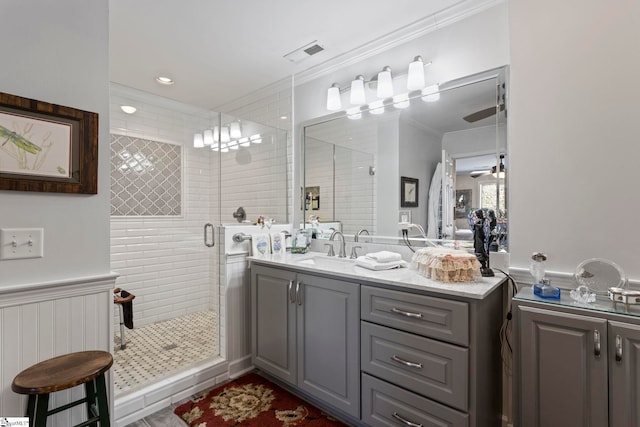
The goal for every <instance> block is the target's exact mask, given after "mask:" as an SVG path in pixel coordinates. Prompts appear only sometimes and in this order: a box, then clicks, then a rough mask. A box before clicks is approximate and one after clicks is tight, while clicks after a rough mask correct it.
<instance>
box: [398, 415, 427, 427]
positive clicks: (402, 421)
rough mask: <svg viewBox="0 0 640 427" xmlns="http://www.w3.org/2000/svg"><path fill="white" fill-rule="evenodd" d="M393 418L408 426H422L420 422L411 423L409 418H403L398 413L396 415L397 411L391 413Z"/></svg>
mask: <svg viewBox="0 0 640 427" xmlns="http://www.w3.org/2000/svg"><path fill="white" fill-rule="evenodd" d="M393 418H395V419H396V420H398V421H400V422H401V423H403V424H404V425H408V426H409V427H422V424H417V423H412V422H411V421H409V420H405V419H404V418H402V417H401V416H400V415H398V413H397V412H394V413H393Z"/></svg>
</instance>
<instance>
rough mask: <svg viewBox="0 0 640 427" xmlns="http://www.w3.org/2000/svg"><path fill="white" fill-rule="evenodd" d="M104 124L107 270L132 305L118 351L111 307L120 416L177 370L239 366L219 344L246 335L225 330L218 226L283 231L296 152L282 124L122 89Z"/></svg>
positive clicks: (115, 88)
mask: <svg viewBox="0 0 640 427" xmlns="http://www.w3.org/2000/svg"><path fill="white" fill-rule="evenodd" d="M281 104H282V103H281ZM123 105H127V106H133V107H135V108H136V112H135V113H134V114H128V113H125V112H124V111H123V109H121V106H123ZM247 111H249V112H250V111H251V108H248V109H247ZM110 114H111V116H110V134H111V135H110V144H111V161H110V165H111V166H110V167H111V189H110V190H111V268H112V270H113V271H115V272H117V273H118V274H119V278H118V280H117V282H116V285H117V286H118V287H119V288H121V289H123V290H126V291H127V292H129V293H131V294H133V295H135V299H134V300H133V306H132V312H133V326H134V327H133V329H126V332H125V334H124V340H125V341H124V344H126V346H124V348H122V347H123V346H122V344H123V337H122V336H121V335H122V334H121V333H120V325H119V324H120V311H119V308H118V307H117V306H116V304H114V307H113V310H114V311H113V313H114V324H113V331H114V341H113V354H114V368H113V383H114V398H115V402H116V412H117V410H118V407H119V402H125V401H127V402H128V401H129V400H131V399H132V398H133V397H134V396H138V395H143V394H144V396H145V399H146V400H149V397H148V396H150V395H152V394H153V390H154V387H155V385H158V387H160V386H162V385H163V384H164V385H166V382H167V381H169V380H171V381H172V382H175V381H176V378H180V375H181V372H187V373H188V374H189V375H193V374H194V373H197V372H199V371H200V370H206V369H209V370H211V369H212V367H215V366H216V365H217V364H218V363H222V362H224V361H225V360H228V359H229V357H235V356H234V355H233V354H231V355H230V354H228V353H229V349H227V344H226V340H225V339H226V337H229V336H230V335H231V334H233V333H236V334H244V331H234V330H232V329H233V328H238V327H239V326H238V325H237V324H235V323H236V322H229V323H233V324H229V325H227V324H226V323H227V316H226V314H227V307H226V301H227V299H228V298H229V296H230V295H227V281H228V279H229V277H228V274H227V271H226V267H225V266H226V262H227V254H226V253H225V249H224V246H225V241H224V230H225V226H226V225H232V224H233V225H235V226H238V225H243V224H249V223H255V222H256V220H257V219H258V217H259V216H263V217H264V218H267V219H269V218H273V220H274V221H275V222H276V223H278V224H284V223H287V221H288V209H287V208H288V206H287V202H288V200H289V196H288V194H289V192H290V188H288V187H289V185H288V182H289V180H288V179H287V177H288V176H289V175H290V173H291V161H290V159H291V155H290V152H291V150H290V141H289V135H290V132H289V131H288V129H286V128H282V127H278V126H284V125H285V124H284V123H282V124H279V123H278V122H276V121H275V120H274V121H269V120H268V118H265V117H264V116H263V117H262V119H261V120H260V122H258V121H257V120H255V121H250V120H247V119H245V118H242V119H240V118H239V117H235V116H231V115H227V114H220V113H216V112H212V111H210V110H205V109H202V108H198V107H194V106H189V105H185V104H181V103H178V102H175V101H171V100H168V99H165V98H161V97H157V96H155V95H151V94H148V93H144V92H140V91H137V90H134V89H131V88H127V87H124V86H120V85H117V84H112V86H111V111H110ZM274 114H275V113H274ZM246 115H248V116H251V115H250V113H247V114H246ZM246 115H245V116H244V117H246ZM274 124H276V125H274ZM240 207H242V208H243V209H242V211H244V212H245V217H244V218H242V217H241V215H238V214H237V212H240V210H239V208H240ZM234 214H235V215H234ZM239 221H241V222H239ZM240 326H241V325H240ZM232 353H233V350H232ZM185 375H186V374H185ZM120 406H124V405H120ZM128 406H131V405H128ZM116 417H118V414H117V413H116Z"/></svg>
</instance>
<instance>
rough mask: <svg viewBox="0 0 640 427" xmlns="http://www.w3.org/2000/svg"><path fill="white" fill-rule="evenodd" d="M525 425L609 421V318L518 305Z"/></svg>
mask: <svg viewBox="0 0 640 427" xmlns="http://www.w3.org/2000/svg"><path fill="white" fill-rule="evenodd" d="M518 315H519V316H520V334H521V337H520V342H521V346H520V351H519V354H520V360H521V367H520V369H521V399H522V400H521V402H522V406H521V408H522V417H521V420H522V422H521V424H520V425H521V426H522V427H529V426H540V427H566V426H574V427H579V426H585V427H586V426H606V425H607V416H608V407H607V406H608V405H607V366H608V357H607V351H606V350H607V349H606V346H607V321H606V320H605V319H598V318H594V317H587V316H578V315H574V314H570V313H560V312H552V311H549V310H541V309H537V308H533V307H520V308H519V312H518Z"/></svg>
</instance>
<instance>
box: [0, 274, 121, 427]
mask: <svg viewBox="0 0 640 427" xmlns="http://www.w3.org/2000/svg"><path fill="white" fill-rule="evenodd" d="M114 281H115V276H113V275H111V276H108V277H104V278H91V279H86V280H83V279H81V280H75V281H73V282H71V283H69V282H67V283H57V284H51V283H49V284H47V286H46V287H42V286H25V287H22V288H15V289H12V290H11V291H3V293H2V298H1V301H2V303H0V333H1V335H0V384H2V389H0V414H2V416H8V417H11V416H23V415H24V411H25V409H26V402H27V399H26V396H23V395H19V394H16V393H14V392H13V391H12V390H11V382H12V381H13V378H14V377H15V376H16V375H17V374H18V373H19V372H20V371H22V370H23V369H26V368H28V367H29V366H31V365H34V364H36V363H38V362H41V361H43V360H45V359H49V358H51V357H55V356H58V355H62V354H66V353H71V352H75V351H84V350H95V349H99V350H106V351H112V339H111V336H112V330H111V328H110V325H111V318H110V315H111V311H110V310H111V306H112V305H113V297H112V291H111V290H112V289H113V286H114ZM33 288H37V289H39V291H38V295H37V298H32V300H33V301H32V302H29V295H30V294H31V293H32V292H33ZM66 288H75V296H68V295H66V294H67V293H68V292H66V291H65V289H66ZM83 396H84V389H83V388H82V387H76V388H73V389H71V390H64V391H60V392H56V393H54V394H53V395H52V400H51V402H52V403H50V405H51V406H52V407H53V406H60V405H62V404H65V403H68V402H71V401H72V400H77V399H80V398H82V397H83ZM84 417H85V413H84V410H83V407H78V408H74V409H73V410H71V411H64V412H62V413H60V414H57V415H55V417H52V419H53V420H54V421H53V423H52V424H51V425H74V424H78V423H80V422H81V421H82V420H84Z"/></svg>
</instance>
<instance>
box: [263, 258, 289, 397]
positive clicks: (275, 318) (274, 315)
mask: <svg viewBox="0 0 640 427" xmlns="http://www.w3.org/2000/svg"><path fill="white" fill-rule="evenodd" d="M251 277H252V280H251V324H252V328H251V347H252V352H251V359H252V362H253V365H254V366H256V367H258V368H260V369H262V370H264V371H266V372H268V373H270V374H271V375H274V376H276V377H278V378H280V379H281V380H283V381H286V382H288V383H290V384H292V385H296V383H297V368H298V363H297V353H296V322H297V318H296V312H297V310H296V309H297V305H296V303H295V301H294V297H295V288H294V286H295V284H296V274H295V273H292V272H290V271H286V270H277V269H270V268H264V267H258V266H255V267H253V268H252V269H251Z"/></svg>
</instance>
